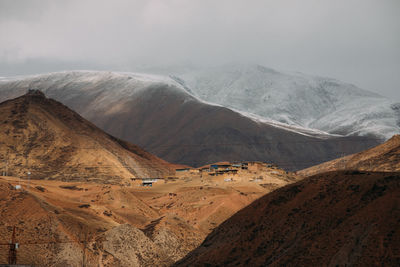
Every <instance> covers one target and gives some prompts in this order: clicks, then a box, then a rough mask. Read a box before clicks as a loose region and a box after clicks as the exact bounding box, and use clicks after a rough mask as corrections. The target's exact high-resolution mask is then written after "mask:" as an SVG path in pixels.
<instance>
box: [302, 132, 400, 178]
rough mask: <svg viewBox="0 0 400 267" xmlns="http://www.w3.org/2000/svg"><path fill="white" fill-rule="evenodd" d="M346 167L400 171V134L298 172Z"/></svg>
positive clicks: (350, 168) (310, 173)
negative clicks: (371, 146) (355, 152)
mask: <svg viewBox="0 0 400 267" xmlns="http://www.w3.org/2000/svg"><path fill="white" fill-rule="evenodd" d="M344 169H347V170H361V171H382V172H386V171H387V172H398V171H400V135H394V136H393V137H392V138H390V139H389V140H388V141H386V142H385V143H383V144H381V145H379V146H376V147H374V148H371V149H368V150H366V151H362V152H359V153H357V154H353V155H349V156H346V157H343V158H339V159H335V160H331V161H328V162H325V163H322V164H319V165H317V166H313V167H310V168H307V169H305V170H302V171H299V172H298V174H300V175H301V176H309V175H314V174H317V173H323V172H327V171H336V170H344Z"/></svg>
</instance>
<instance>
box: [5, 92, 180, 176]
mask: <svg viewBox="0 0 400 267" xmlns="http://www.w3.org/2000/svg"><path fill="white" fill-rule="evenodd" d="M0 123H1V129H0V162H1V163H0V164H1V165H0V166H1V170H2V172H8V175H11V176H19V177H25V178H27V177H28V174H27V172H28V171H30V172H31V178H34V179H58V180H69V181H71V180H76V181H88V180H90V181H97V182H102V183H115V182H124V181H125V182H127V181H130V179H129V178H132V177H160V176H162V175H163V174H166V173H169V172H170V171H171V170H172V169H173V166H172V165H170V164H169V163H167V162H165V161H163V160H161V159H159V158H157V157H155V156H153V155H151V154H150V153H148V152H146V151H144V150H143V149H141V148H139V147H137V146H135V145H132V144H129V143H127V142H124V141H122V140H119V139H117V138H114V137H112V136H110V135H108V134H106V133H104V132H103V131H102V130H100V129H98V128H97V127H96V126H94V125H93V124H92V123H90V122H88V121H87V120H85V119H83V118H82V117H81V116H79V115H78V114H77V113H75V112H74V111H72V110H70V109H69V108H67V107H66V106H64V105H62V104H61V103H59V102H57V101H54V100H52V99H49V98H46V97H45V96H44V94H43V93H41V92H40V91H31V92H29V93H27V94H26V95H23V96H21V97H18V98H16V99H13V100H8V101H6V102H3V103H1V104H0Z"/></svg>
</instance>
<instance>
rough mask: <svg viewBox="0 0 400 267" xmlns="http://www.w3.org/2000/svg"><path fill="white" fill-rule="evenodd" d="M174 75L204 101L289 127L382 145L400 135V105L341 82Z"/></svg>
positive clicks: (260, 70)
mask: <svg viewBox="0 0 400 267" xmlns="http://www.w3.org/2000/svg"><path fill="white" fill-rule="evenodd" d="M171 72H172V73H173V74H174V76H176V77H178V78H179V79H176V81H178V82H179V81H180V82H182V81H183V83H184V85H185V86H186V87H188V88H190V89H191V90H192V92H193V93H194V94H196V95H197V96H198V97H199V98H201V99H203V100H206V101H210V102H213V103H218V104H221V105H223V106H226V107H229V108H234V109H237V110H239V111H243V112H247V113H252V114H256V115H258V116H260V117H263V118H266V119H271V120H276V121H279V122H282V123H285V124H289V125H297V126H301V127H305V128H311V129H318V130H321V131H324V132H328V133H332V134H340V135H361V136H363V135H374V136H377V137H379V138H383V139H388V138H390V137H391V136H393V135H394V134H398V133H399V132H400V115H399V109H400V104H396V103H394V102H393V101H391V100H389V99H387V98H385V97H383V96H381V95H378V94H376V93H372V92H369V91H366V90H363V89H360V88H358V87H356V86H354V85H352V84H348V83H344V82H341V81H338V80H334V79H330V78H323V77H315V76H309V75H305V74H302V73H292V72H279V71H276V70H273V69H270V68H266V67H263V66H260V65H248V64H229V65H225V66H222V67H215V68H208V69H198V68H197V69H192V70H189V69H185V70H180V71H179V72H174V71H173V70H172V71H171Z"/></svg>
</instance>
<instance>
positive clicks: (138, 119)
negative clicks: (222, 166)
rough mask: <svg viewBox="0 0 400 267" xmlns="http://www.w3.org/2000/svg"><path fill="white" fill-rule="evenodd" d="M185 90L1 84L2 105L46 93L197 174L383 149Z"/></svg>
mask: <svg viewBox="0 0 400 267" xmlns="http://www.w3.org/2000/svg"><path fill="white" fill-rule="evenodd" d="M182 83H183V81H182V80H179V79H178V78H176V77H175V78H169V77H165V76H158V75H149V74H137V73H116V72H96V71H72V72H60V73H50V74H43V75H34V76H26V77H13V78H3V79H0V101H4V100H6V99H11V98H14V97H16V96H19V95H22V94H25V93H26V91H27V90H28V89H38V90H41V91H43V92H44V93H45V94H46V95H47V96H48V97H51V98H54V99H56V100H58V101H60V102H62V103H64V104H65V105H67V106H69V107H70V108H72V109H73V110H75V111H77V112H78V113H80V115H82V116H83V117H85V118H86V119H88V120H89V121H91V122H93V123H94V124H96V125H97V126H98V127H100V128H101V129H103V130H105V131H106V132H108V133H110V134H112V135H114V136H116V137H118V138H121V139H123V140H127V141H129V142H131V143H134V144H137V145H139V146H141V147H143V148H145V149H146V150H148V151H149V152H151V153H154V154H156V155H157V156H159V157H161V158H163V159H165V160H168V161H170V162H173V163H182V164H188V165H192V166H201V165H204V164H207V163H212V162H217V161H225V160H228V161H243V160H259V161H269V162H274V163H277V164H279V165H280V166H282V167H286V168H288V169H300V168H304V167H308V166H312V165H315V164H317V163H321V162H323V161H327V160H330V159H333V158H337V157H338V156H340V155H342V154H349V153H355V152H359V151H361V150H364V149H366V148H369V147H371V146H374V145H376V144H378V141H377V140H376V139H373V138H363V137H343V136H338V135H332V134H327V133H324V132H322V131H315V130H310V129H307V128H304V127H300V126H296V125H293V126H288V125H286V124H283V123H279V122H276V121H271V120H268V119H265V118H263V117H260V116H257V115H254V114H247V113H246V112H243V111H241V112H237V111H235V110H231V109H228V108H226V107H223V106H221V105H216V104H211V103H208V102H207V101H201V100H199V99H198V98H196V97H195V96H193V95H192V94H191V93H190V90H189V87H187V86H186V87H185V86H182V85H181V84H182ZM349 144H351V145H349Z"/></svg>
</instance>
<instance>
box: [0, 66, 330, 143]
mask: <svg viewBox="0 0 400 267" xmlns="http://www.w3.org/2000/svg"><path fill="white" fill-rule="evenodd" d="M152 87H163V89H164V90H165V92H166V94H167V93H170V92H171V91H173V92H174V93H176V94H180V95H182V96H183V97H184V98H185V101H198V102H202V103H204V104H207V105H214V106H223V105H218V104H215V102H212V101H206V100H201V99H199V98H197V97H196V96H195V95H194V93H193V92H192V91H191V90H190V88H189V87H187V86H186V85H185V82H184V81H183V80H181V79H179V78H178V77H175V76H171V77H168V76H164V75H153V74H147V73H131V72H107V71H65V72H55V73H48V74H40V75H29V76H17V77H8V78H7V77H4V78H1V77H0V93H1V94H0V101H4V100H6V99H10V98H13V97H16V96H19V95H21V94H23V93H25V92H26V91H27V90H28V89H40V90H41V91H43V92H44V93H45V94H46V95H47V96H49V97H51V98H54V99H56V100H59V101H61V102H63V103H67V104H68V106H70V107H71V108H73V109H74V110H77V111H78V112H79V113H80V114H82V115H83V116H85V117H86V118H88V119H92V117H93V115H95V114H96V111H103V110H105V109H106V110H107V111H106V113H108V114H111V113H117V112H123V109H124V107H125V105H126V103H127V102H129V101H131V100H132V99H137V98H141V97H142V95H146V94H148V93H149V90H148V89H149V88H152ZM88 99H90V101H87V100H88ZM88 103H89V105H88ZM233 110H234V109H233ZM234 111H235V112H237V113H239V114H240V115H241V116H245V117H248V118H249V119H251V120H254V121H257V122H258V123H262V124H268V125H271V126H273V127H277V128H281V129H285V130H288V131H292V132H296V133H299V134H303V135H308V136H315V137H320V138H329V137H332V136H333V135H331V134H328V133H325V132H323V131H320V130H314V129H311V128H306V127H301V126H300V125H297V126H295V125H287V124H285V123H280V122H278V121H274V120H271V119H265V118H263V117H260V116H257V115H256V114H251V113H248V112H243V111H242V110H241V109H239V110H234Z"/></svg>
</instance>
